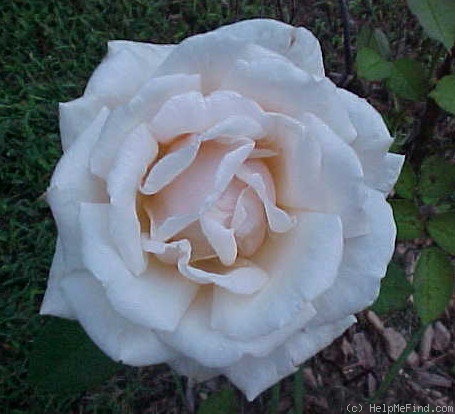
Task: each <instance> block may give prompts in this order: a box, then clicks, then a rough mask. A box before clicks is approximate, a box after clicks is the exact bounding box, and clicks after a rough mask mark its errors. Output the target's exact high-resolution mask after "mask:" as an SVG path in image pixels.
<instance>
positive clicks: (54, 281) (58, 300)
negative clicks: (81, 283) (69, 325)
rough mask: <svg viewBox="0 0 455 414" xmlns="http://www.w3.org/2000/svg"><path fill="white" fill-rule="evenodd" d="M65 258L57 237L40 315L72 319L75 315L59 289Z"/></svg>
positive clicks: (63, 275) (63, 273) (63, 274)
mask: <svg viewBox="0 0 455 414" xmlns="http://www.w3.org/2000/svg"><path fill="white" fill-rule="evenodd" d="M65 274H66V272H65V259H64V257H63V246H62V242H61V240H60V238H59V237H57V244H56V246H55V253H54V258H53V260H52V265H51V270H50V272H49V279H48V280H47V288H46V292H45V293H44V298H43V302H42V303H41V308H40V315H53V316H60V317H61V318H68V319H74V318H75V317H76V315H75V313H74V311H73V309H72V308H71V306H70V305H69V304H68V302H67V301H66V298H65V297H64V295H63V292H62V290H61V286H60V282H61V281H62V280H63V278H64V277H65Z"/></svg>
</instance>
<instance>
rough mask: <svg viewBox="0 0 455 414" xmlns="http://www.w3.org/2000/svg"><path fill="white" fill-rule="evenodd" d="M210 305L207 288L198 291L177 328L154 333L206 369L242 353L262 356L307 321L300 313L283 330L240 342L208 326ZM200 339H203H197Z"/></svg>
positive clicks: (233, 360)
mask: <svg viewBox="0 0 455 414" xmlns="http://www.w3.org/2000/svg"><path fill="white" fill-rule="evenodd" d="M211 307H212V296H211V293H210V291H208V290H205V291H204V290H201V292H200V293H199V295H198V297H197V298H196V300H195V301H194V302H193V303H192V304H191V307H190V309H189V310H188V312H187V313H186V314H185V316H184V317H183V319H182V321H181V322H180V324H179V326H178V327H177V329H176V330H175V331H174V332H163V333H159V334H158V335H159V337H160V338H161V339H162V340H163V342H165V343H167V344H168V345H170V346H171V347H172V348H174V349H176V350H177V351H179V352H180V353H181V354H183V355H185V356H186V357H189V358H190V359H191V360H194V361H196V362H198V363H200V364H202V365H203V366H205V367H209V368H221V367H227V366H229V365H232V364H234V363H235V362H236V361H238V360H239V359H240V358H242V357H243V356H244V355H253V356H256V357H259V356H260V357H262V356H266V355H268V354H269V353H270V352H272V351H273V349H274V348H276V347H278V346H281V345H282V344H283V343H285V342H286V340H288V338H289V337H290V335H292V334H293V333H294V332H296V331H297V330H299V329H301V328H302V327H303V326H304V324H305V323H306V322H307V321H308V318H307V315H306V314H305V313H302V314H300V315H297V317H296V318H295V319H294V320H293V321H292V323H291V324H289V325H288V326H286V327H284V328H283V329H279V330H277V331H274V332H272V333H271V334H270V335H266V336H260V337H258V338H257V339H254V340H249V341H245V342H243V341H239V340H236V339H233V338H230V337H228V336H226V335H224V334H223V333H222V332H220V331H217V330H214V329H212V327H211V326H210V313H211ZM201 338H204V340H203V341H201Z"/></svg>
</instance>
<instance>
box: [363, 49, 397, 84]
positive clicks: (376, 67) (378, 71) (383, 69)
mask: <svg viewBox="0 0 455 414" xmlns="http://www.w3.org/2000/svg"><path fill="white" fill-rule="evenodd" d="M356 66H357V72H358V74H359V76H360V77H362V78H365V79H367V80H381V79H385V78H387V77H389V76H390V72H391V68H392V63H390V62H387V61H386V60H385V59H384V58H383V57H382V56H381V55H380V54H379V53H377V52H375V51H374V50H373V49H368V48H366V47H364V48H362V49H360V50H359V52H358V53H357V57H356Z"/></svg>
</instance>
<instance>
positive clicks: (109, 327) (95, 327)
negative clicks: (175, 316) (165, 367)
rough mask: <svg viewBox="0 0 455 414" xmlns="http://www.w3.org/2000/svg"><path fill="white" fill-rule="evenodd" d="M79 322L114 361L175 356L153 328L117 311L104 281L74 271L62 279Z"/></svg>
mask: <svg viewBox="0 0 455 414" xmlns="http://www.w3.org/2000/svg"><path fill="white" fill-rule="evenodd" d="M62 289H63V291H64V292H65V296H66V298H67V300H68V301H69V302H70V303H71V306H72V307H73V309H74V312H75V314H76V315H77V319H78V321H79V322H80V323H81V325H82V326H83V328H84V330H85V331H86V332H87V334H88V335H89V336H90V337H91V338H92V340H93V341H94V342H95V344H96V345H98V346H99V347H100V348H101V349H102V350H103V352H105V353H106V354H107V355H108V356H109V357H111V358H112V359H114V360H115V361H121V362H123V363H125V364H128V365H133V366H142V365H149V364H159V363H162V362H165V361H167V360H169V359H172V358H175V353H174V352H173V350H171V349H170V348H169V347H168V346H166V345H164V344H163V343H162V342H161V341H160V340H159V339H158V337H157V336H156V334H155V333H153V332H152V331H151V330H150V329H147V328H144V327H142V326H139V325H135V324H133V323H131V322H130V321H129V320H128V319H125V318H123V317H122V316H120V315H119V314H118V313H116V312H115V311H114V310H113V309H112V307H111V304H110V303H109V301H108V300H107V298H106V294H105V292H104V290H103V287H102V286H101V284H100V283H99V282H98V281H97V280H96V279H95V278H94V277H92V276H91V275H90V273H89V272H83V271H79V272H74V273H72V274H71V275H69V276H68V277H66V278H65V279H64V280H63V282H62Z"/></svg>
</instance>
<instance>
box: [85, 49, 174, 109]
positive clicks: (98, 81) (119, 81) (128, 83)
mask: <svg viewBox="0 0 455 414" xmlns="http://www.w3.org/2000/svg"><path fill="white" fill-rule="evenodd" d="M172 49H173V47H172V46H167V45H163V46H160V45H153V44H149V43H139V42H128V41H113V42H109V45H108V53H107V56H106V57H105V58H104V60H103V61H102V62H101V64H100V65H99V66H98V67H97V68H96V70H95V71H94V72H93V75H92V76H91V77H90V80H89V82H88V84H87V87H86V89H85V92H84V95H86V96H94V97H96V98H99V99H100V100H102V101H103V102H104V103H105V104H106V105H108V106H109V107H111V108H112V107H115V106H117V105H119V104H122V103H125V102H127V101H129V100H130V99H131V98H132V97H133V96H134V94H135V93H136V92H137V90H138V89H139V88H140V87H141V86H142V85H143V84H144V83H145V82H146V81H147V80H148V79H149V78H150V77H151V76H152V75H153V72H154V71H155V69H156V68H157V67H158V65H160V64H161V62H162V61H163V60H164V59H165V58H166V57H167V56H168V55H169V53H170V52H171V50H172Z"/></svg>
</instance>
